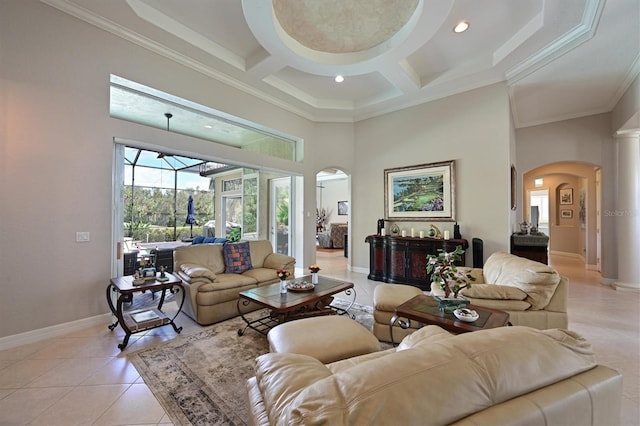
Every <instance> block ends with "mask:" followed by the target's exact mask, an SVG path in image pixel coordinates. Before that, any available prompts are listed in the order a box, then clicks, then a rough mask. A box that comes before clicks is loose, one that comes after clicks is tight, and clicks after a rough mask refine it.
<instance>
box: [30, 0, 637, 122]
mask: <svg viewBox="0 0 640 426" xmlns="http://www.w3.org/2000/svg"><path fill="white" fill-rule="evenodd" d="M41 1H43V2H44V3H47V4H49V5H51V6H53V7H56V8H58V9H60V10H62V11H64V12H67V13H69V14H71V15H73V16H76V17H77V18H80V19H83V20H85V21H86V22H89V23H90V24H92V25H96V26H98V27H100V28H102V29H105V30H107V31H110V32H111V33H113V34H116V35H118V36H120V37H123V38H124V39H127V40H129V41H131V42H133V43H136V44H139V45H141V46H143V47H145V48H147V49H149V50H151V51H154V52H156V53H158V54H161V55H164V56H166V57H168V58H170V59H172V60H175V61H177V62H180V63H182V64H184V65H186V66H188V67H192V68H194V69H196V70H198V71H199V72H202V73H205V74H207V75H209V76H211V77H213V78H216V79H219V80H221V81H223V82H224V83H226V84H229V85H231V86H234V87H236V88H238V89H240V90H243V91H246V92H248V93H251V94H253V95H255V96H257V97H259V98H260V99H263V100H267V101H269V102H272V103H273V104H275V105H277V106H279V107H282V108H285V109H287V110H289V111H292V112H294V113H296V114H299V115H301V116H303V117H306V118H308V119H311V120H316V121H341V122H350V121H358V120H362V119H366V118H370V117H374V116H377V115H381V114H384V113H387V112H391V111H395V110H399V109H402V108H406V107H409V106H413V105H417V104H420V103H424V102H428V101H431V100H435V99H439V98H443V97H446V96H450V95H453V94H456V93H461V92H464V91H468V90H472V89H475V88H479V87H483V86H486V85H490V84H494V83H498V82H506V84H507V86H508V88H509V97H510V101H511V107H512V112H513V117H514V120H515V123H516V126H517V127H526V126H530V125H535V124H541V123H547V122H553V121H558V120H562V119H568V118H575V117H580V116H585V115H590V114H595V113H601V112H608V111H610V110H611V109H612V108H613V107H614V106H615V104H616V103H617V101H618V100H619V98H620V96H621V95H622V94H623V93H624V91H625V90H626V89H627V88H628V87H629V85H630V83H631V82H632V80H633V78H634V77H635V76H636V75H637V74H638V72H639V70H640V59H639V58H640V56H639V52H640V29H639V28H640V25H639V22H640V2H639V1H638V0H607V1H605V0H481V1H479V0H110V1H100V0H41ZM463 20H464V21H467V22H468V23H469V25H470V27H469V29H468V30H467V31H466V32H463V33H460V34H456V33H454V31H453V27H454V26H455V25H456V24H457V23H458V22H460V21H463ZM336 75H342V76H344V82H342V83H336V82H335V81H334V77H335V76H336Z"/></svg>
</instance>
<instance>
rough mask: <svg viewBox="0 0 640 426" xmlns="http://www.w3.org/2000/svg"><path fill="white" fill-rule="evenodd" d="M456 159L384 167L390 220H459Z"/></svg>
mask: <svg viewBox="0 0 640 426" xmlns="http://www.w3.org/2000/svg"><path fill="white" fill-rule="evenodd" d="M455 198H456V197H455V161H453V160H452V161H445V162H441V163H430V164H420V165H417V166H410V167H396V168H393V169H385V171H384V206H385V210H384V218H385V219H386V220H412V221H413V220H439V221H454V220H455Z"/></svg>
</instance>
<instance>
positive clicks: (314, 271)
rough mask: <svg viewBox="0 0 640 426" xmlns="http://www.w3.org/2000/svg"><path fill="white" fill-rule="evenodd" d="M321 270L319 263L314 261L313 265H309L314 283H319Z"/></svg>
mask: <svg viewBox="0 0 640 426" xmlns="http://www.w3.org/2000/svg"><path fill="white" fill-rule="evenodd" d="M319 270H320V266H318V264H316V263H314V264H313V265H311V266H309V272H311V283H312V284H318V271H319Z"/></svg>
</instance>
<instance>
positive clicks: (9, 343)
mask: <svg viewBox="0 0 640 426" xmlns="http://www.w3.org/2000/svg"><path fill="white" fill-rule="evenodd" d="M111 321H112V315H111V314H102V315H97V316H95V317H89V318H83V319H80V320H77V321H71V322H65V323H63V324H56V325H52V326H50V327H45V328H40V329H37V330H31V331H27V332H24V333H20V334H14V335H12V336H6V337H0V351H3V350H5V349H11V348H15V347H16V346H22V345H27V344H29V343H35V342H39V341H41V340H46V339H50V338H52V337H58V336H64V335H65V334H69V333H73V332H74V331H79V330H83V329H85V328H89V327H93V326H96V325H100V324H102V325H104V326H105V328H106V327H107V325H108V324H109V322H111Z"/></svg>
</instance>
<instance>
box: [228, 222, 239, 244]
mask: <svg viewBox="0 0 640 426" xmlns="http://www.w3.org/2000/svg"><path fill="white" fill-rule="evenodd" d="M241 234H242V230H241V229H240V227H239V226H238V227H235V228H231V230H230V231H229V235H227V239H228V240H229V241H231V242H232V243H237V242H238V241H240V237H241Z"/></svg>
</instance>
